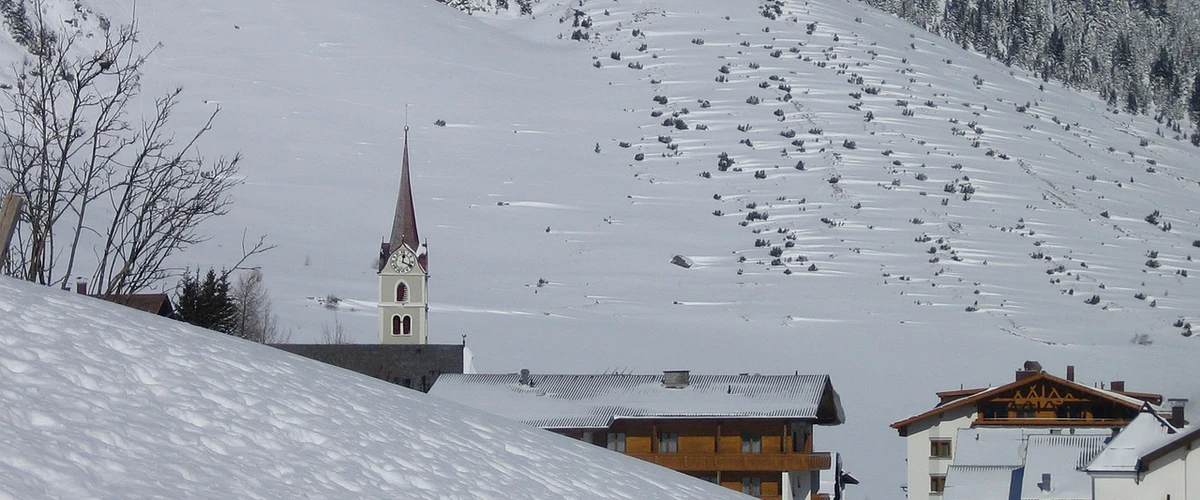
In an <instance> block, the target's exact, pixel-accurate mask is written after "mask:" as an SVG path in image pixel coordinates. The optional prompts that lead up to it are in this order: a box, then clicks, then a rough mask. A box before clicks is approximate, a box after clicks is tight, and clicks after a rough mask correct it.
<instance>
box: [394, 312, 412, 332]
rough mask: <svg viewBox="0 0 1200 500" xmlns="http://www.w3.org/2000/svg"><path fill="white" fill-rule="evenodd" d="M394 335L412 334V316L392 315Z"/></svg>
mask: <svg viewBox="0 0 1200 500" xmlns="http://www.w3.org/2000/svg"><path fill="white" fill-rule="evenodd" d="M392 335H412V316H405V317H404V318H403V319H401V318H400V316H399V315H396V316H392Z"/></svg>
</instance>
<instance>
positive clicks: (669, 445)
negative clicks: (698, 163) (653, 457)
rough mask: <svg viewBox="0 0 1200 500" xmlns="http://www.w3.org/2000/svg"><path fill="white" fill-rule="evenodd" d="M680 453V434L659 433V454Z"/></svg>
mask: <svg viewBox="0 0 1200 500" xmlns="http://www.w3.org/2000/svg"><path fill="white" fill-rule="evenodd" d="M678 451H679V433H678V432H660V433H658V452H659V453H677V452H678Z"/></svg>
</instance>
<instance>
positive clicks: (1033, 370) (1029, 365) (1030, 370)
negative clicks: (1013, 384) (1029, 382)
mask: <svg viewBox="0 0 1200 500" xmlns="http://www.w3.org/2000/svg"><path fill="white" fill-rule="evenodd" d="M1039 373H1042V364H1041V363H1038V362H1037V361H1026V362H1025V366H1024V367H1023V369H1021V370H1017V380H1018V381H1020V380H1025V379H1027V378H1029V377H1032V376H1034V375H1037V374H1039Z"/></svg>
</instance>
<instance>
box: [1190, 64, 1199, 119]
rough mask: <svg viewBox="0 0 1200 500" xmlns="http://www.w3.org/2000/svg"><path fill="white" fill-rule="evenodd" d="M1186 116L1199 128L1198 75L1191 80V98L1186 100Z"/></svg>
mask: <svg viewBox="0 0 1200 500" xmlns="http://www.w3.org/2000/svg"><path fill="white" fill-rule="evenodd" d="M1188 116H1190V117H1191V118H1192V122H1193V123H1196V124H1197V126H1200V73H1196V77H1195V78H1193V79H1192V98H1191V99H1189V100H1188Z"/></svg>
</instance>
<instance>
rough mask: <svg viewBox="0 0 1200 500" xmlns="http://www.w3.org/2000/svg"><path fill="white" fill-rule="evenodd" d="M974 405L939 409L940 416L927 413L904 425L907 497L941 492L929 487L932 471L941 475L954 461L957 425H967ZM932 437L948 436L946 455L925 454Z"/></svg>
mask: <svg viewBox="0 0 1200 500" xmlns="http://www.w3.org/2000/svg"><path fill="white" fill-rule="evenodd" d="M975 414H976V411H975V406H974V405H967V406H964V407H961V408H956V409H953V410H950V411H948V412H946V413H943V414H942V415H941V417H940V418H936V417H931V418H928V419H925V420H923V421H920V422H914V423H913V424H911V425H909V426H908V498H910V499H914V500H927V499H939V498H941V497H942V496H941V494H932V493H930V491H929V478H930V476H932V475H935V474H940V475H943V476H944V475H945V474H946V471H947V470H948V469H949V468H950V463H951V462H953V461H954V452H955V449H956V447H955V444H954V438H955V436H957V435H958V430H959V429H965V428H967V427H970V426H971V424H972V423H974V422H975ZM934 439H946V440H950V442H951V445H950V450H951V452H950V457H947V458H933V457H931V456H929V455H930V454H929V451H930V450H929V443H930V441H933V440H934Z"/></svg>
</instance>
